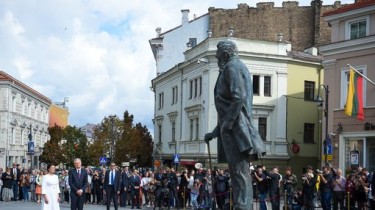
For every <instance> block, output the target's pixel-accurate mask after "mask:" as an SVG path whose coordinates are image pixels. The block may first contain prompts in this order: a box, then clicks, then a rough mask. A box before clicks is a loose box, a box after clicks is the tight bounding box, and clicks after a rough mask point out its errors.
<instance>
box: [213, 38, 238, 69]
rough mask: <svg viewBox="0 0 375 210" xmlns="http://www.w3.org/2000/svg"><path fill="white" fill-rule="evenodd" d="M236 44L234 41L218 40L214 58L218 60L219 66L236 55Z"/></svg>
mask: <svg viewBox="0 0 375 210" xmlns="http://www.w3.org/2000/svg"><path fill="white" fill-rule="evenodd" d="M237 53H238V50H237V45H236V43H234V42H232V41H229V40H226V41H220V42H219V43H217V51H216V58H217V60H218V65H219V68H222V67H223V65H225V64H226V63H227V62H228V60H229V58H231V57H233V56H235V55H237Z"/></svg>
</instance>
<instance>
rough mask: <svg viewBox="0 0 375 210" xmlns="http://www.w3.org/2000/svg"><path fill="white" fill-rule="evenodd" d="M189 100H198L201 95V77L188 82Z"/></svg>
mask: <svg viewBox="0 0 375 210" xmlns="http://www.w3.org/2000/svg"><path fill="white" fill-rule="evenodd" d="M189 84H190V93H189V99H193V98H198V97H200V96H201V95H202V77H198V78H195V79H192V80H190V83H189Z"/></svg>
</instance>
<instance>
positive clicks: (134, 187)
mask: <svg viewBox="0 0 375 210" xmlns="http://www.w3.org/2000/svg"><path fill="white" fill-rule="evenodd" d="M140 188H141V177H139V175H138V170H134V171H133V175H132V176H131V177H130V200H131V202H132V209H134V205H136V206H137V209H140V208H141V207H140V205H139V190H140Z"/></svg>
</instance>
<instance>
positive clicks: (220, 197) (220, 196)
mask: <svg viewBox="0 0 375 210" xmlns="http://www.w3.org/2000/svg"><path fill="white" fill-rule="evenodd" d="M215 181H216V182H215V184H216V186H215V190H216V202H217V206H218V208H219V209H223V207H224V204H225V198H226V195H227V192H228V188H229V183H228V181H229V177H228V176H225V175H224V170H223V169H219V170H218V174H217V176H216V178H215Z"/></svg>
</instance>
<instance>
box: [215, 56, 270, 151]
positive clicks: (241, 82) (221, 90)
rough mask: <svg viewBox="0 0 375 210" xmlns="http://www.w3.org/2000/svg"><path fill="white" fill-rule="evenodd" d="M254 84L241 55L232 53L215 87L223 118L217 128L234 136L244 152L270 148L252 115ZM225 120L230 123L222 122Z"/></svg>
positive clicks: (224, 135) (219, 135) (219, 120)
mask: <svg viewBox="0 0 375 210" xmlns="http://www.w3.org/2000/svg"><path fill="white" fill-rule="evenodd" d="M252 88H253V86H252V82H251V75H250V72H249V70H248V69H247V67H246V65H245V64H244V63H243V62H242V61H240V60H239V59H238V57H237V56H233V57H231V58H230V59H229V61H228V63H227V64H226V65H225V66H224V69H223V70H222V71H221V72H220V73H219V76H218V78H217V82H216V85H215V89H214V96H215V107H216V110H217V113H218V122H219V123H218V126H217V127H216V128H215V130H214V131H215V134H216V136H218V137H220V138H221V139H223V138H226V136H228V137H229V138H230V139H233V143H234V144H235V145H236V146H237V147H238V150H239V151H240V152H246V153H248V152H249V151H250V153H249V154H261V153H265V152H266V149H265V146H264V144H263V140H262V139H261V137H260V135H259V133H258V131H257V129H256V128H255V126H254V122H253V119H252V102H253V89H252ZM224 124H226V125H227V127H223V126H221V125H224ZM230 130H232V132H231V131H230ZM225 152H230V151H225ZM226 156H231V154H226Z"/></svg>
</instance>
